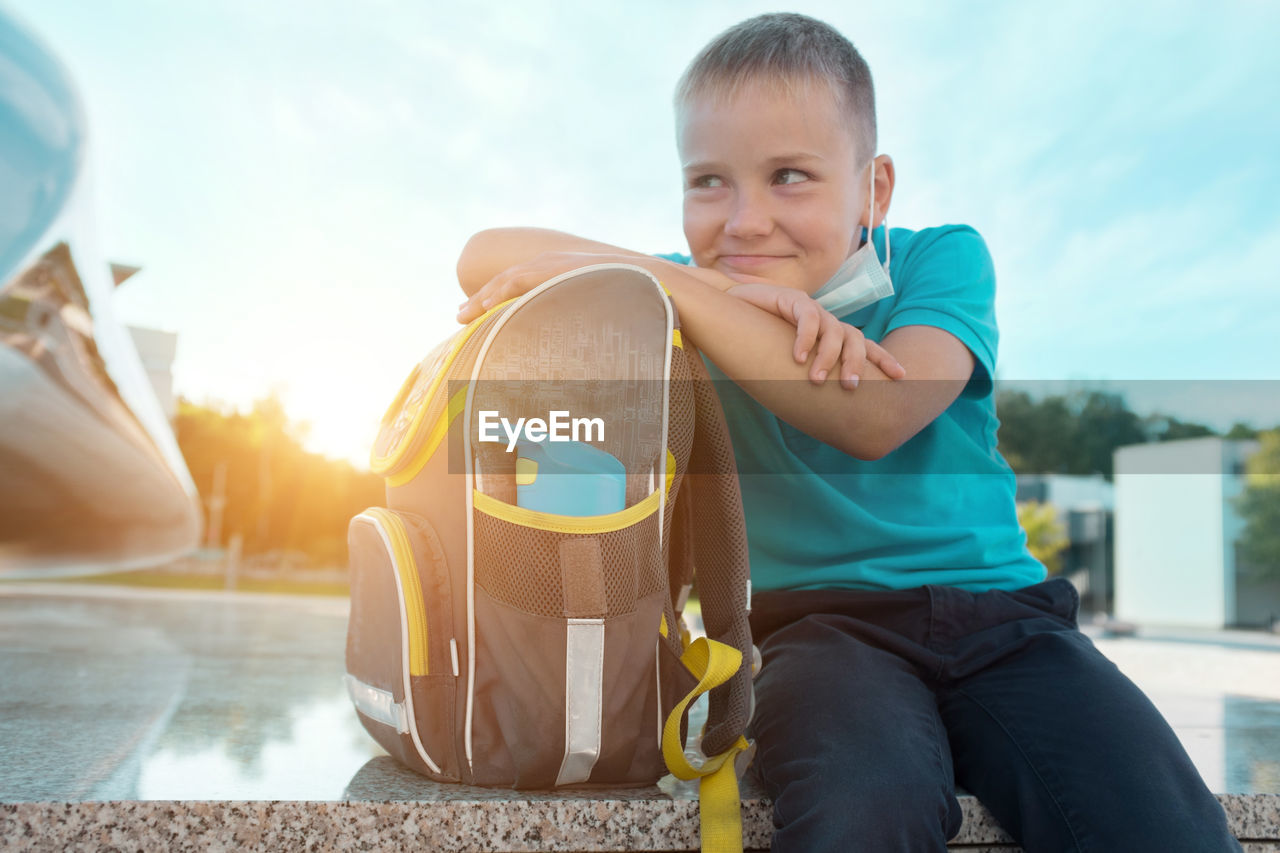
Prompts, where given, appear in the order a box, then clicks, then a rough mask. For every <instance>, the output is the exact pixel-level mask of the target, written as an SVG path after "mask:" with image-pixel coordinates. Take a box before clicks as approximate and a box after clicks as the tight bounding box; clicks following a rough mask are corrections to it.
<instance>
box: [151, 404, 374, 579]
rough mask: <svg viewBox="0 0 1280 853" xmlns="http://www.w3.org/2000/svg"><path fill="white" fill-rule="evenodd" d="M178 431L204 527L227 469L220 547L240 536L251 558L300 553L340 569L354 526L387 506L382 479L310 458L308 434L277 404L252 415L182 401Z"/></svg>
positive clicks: (255, 406)
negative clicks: (374, 508) (367, 512)
mask: <svg viewBox="0 0 1280 853" xmlns="http://www.w3.org/2000/svg"><path fill="white" fill-rule="evenodd" d="M174 431H175V433H176V434H177V437H178V446H179V447H180V448H181V449H182V455H183V456H184V457H185V458H186V461H187V467H188V469H189V470H190V471H191V476H192V479H193V480H194V481H195V484H196V488H197V489H198V490H199V492H200V495H201V497H202V499H203V502H204V506H205V521H206V524H207V523H208V522H209V519H210V510H211V509H212V508H213V507H212V505H211V504H212V499H213V498H214V496H215V485H214V483H215V479H216V478H217V477H218V476H219V475H218V473H217V472H218V469H219V467H222V468H223V470H224V472H225V473H224V474H223V475H222V477H223V478H224V484H225V485H224V495H225V504H224V506H223V509H222V525H221V531H220V536H219V540H220V541H219V543H218V544H220V545H223V546H225V545H226V544H227V543H228V542H229V541H230V538H231V536H233V535H235V534H237V533H238V534H240V535H241V536H243V537H244V552H245V553H246V554H254V553H261V552H264V551H272V550H277V549H280V550H297V551H304V552H306V553H307V554H308V555H309V556H310V557H311V559H312V561H313V562H314V563H315V564H317V565H322V566H333V565H341V564H342V563H344V562H345V561H346V536H347V523H348V521H350V519H351V517H352V516H353V515H355V514H356V513H358V512H360V511H361V510H363V509H365V508H366V507H368V506H371V505H373V504H380V503H382V502H383V498H384V488H383V483H382V480H381V478H379V477H376V476H374V475H373V474H371V473H368V472H365V471H357V470H356V469H355V468H353V467H352V466H351V465H349V464H347V463H346V462H342V461H336V460H332V459H327V458H325V457H324V456H321V455H319V454H315V453H308V452H307V451H306V450H304V449H303V448H302V444H301V437H302V435H303V428H302V427H299V426H297V425H292V424H290V423H289V421H288V419H287V418H286V417H285V414H284V409H283V407H282V406H281V404H280V401H279V400H278V399H276V398H275V397H274V396H272V397H268V398H267V399H265V400H259V401H257V402H255V403H254V404H253V406H252V408H251V409H250V411H249V412H248V413H247V414H242V413H240V412H238V411H234V410H232V411H224V410H221V409H218V408H214V407H212V406H208V405H198V404H196V403H192V402H190V401H189V400H185V399H184V400H179V401H178V415H177V418H176V420H175V423H174Z"/></svg>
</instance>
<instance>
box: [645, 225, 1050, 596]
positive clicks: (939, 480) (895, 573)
mask: <svg viewBox="0 0 1280 853" xmlns="http://www.w3.org/2000/svg"><path fill="white" fill-rule="evenodd" d="M890 237H891V239H892V241H893V245H892V249H893V253H892V268H891V270H890V276H891V278H892V280H893V286H894V293H893V295H892V296H889V297H886V298H884V299H882V300H880V301H879V302H876V303H873V304H871V305H868V306H866V307H865V308H862V309H860V310H858V311H855V312H853V313H852V314H849V315H847V316H843V317H841V318H840V319H841V320H843V321H844V322H846V323H850V324H852V325H854V326H857V327H858V328H860V329H861V330H862V332H863V334H864V335H866V337H867V338H869V339H870V340H873V341H880V340H882V339H883V338H884V337H885V336H886V335H887V334H889V332H891V331H893V330H894V329H897V328H900V327H902V326H915V325H925V326H936V327H937V328H940V329H944V330H945V331H947V332H950V333H951V334H953V335H955V336H956V337H957V338H959V339H960V341H961V342H963V343H964V345H965V346H966V347H968V348H969V350H970V351H971V352H972V353H973V355H974V359H975V361H976V366H975V368H974V373H973V377H972V378H971V379H970V380H969V383H968V384H967V385H966V387H965V389H964V391H963V392H962V393H961V395H960V396H959V398H957V399H956V400H955V402H953V403H952V404H951V405H950V406H949V407H947V409H946V410H945V411H943V413H942V414H941V415H939V416H938V417H937V418H936V419H934V421H933V422H932V423H930V424H929V425H928V426H926V427H925V428H924V429H922V430H921V431H920V432H919V433H918V434H916V435H915V436H914V437H912V438H911V439H910V440H909V441H907V442H906V443H904V444H903V445H902V446H901V447H899V448H898V449H897V450H894V451H893V452H892V453H889V454H888V455H886V456H885V457H884V458H882V459H878V460H875V461H872V462H864V461H862V460H859V459H855V458H853V457H852V456H849V455H847V454H845V453H843V452H842V451H840V450H837V449H835V448H834V447H831V446H830V445H828V444H825V443H823V442H821V441H819V440H818V439H815V438H812V437H810V436H809V435H807V434H806V433H803V432H801V431H800V430H798V429H796V428H794V427H792V426H791V425H790V424H788V423H786V422H785V421H783V420H781V419H780V418H778V417H777V416H776V415H774V414H773V413H772V412H770V411H769V410H768V409H766V408H765V407H764V406H761V405H760V404H759V403H757V402H756V401H755V400H753V399H752V398H751V397H750V396H748V395H747V394H746V393H745V392H744V391H742V390H741V389H740V388H739V387H738V386H737V385H735V384H734V383H732V382H731V381H729V380H727V379H726V377H725V375H724V374H723V373H722V372H720V370H719V369H718V368H716V366H715V365H714V364H712V363H711V362H710V361H708V362H707V367H708V369H709V370H710V371H711V374H712V377H713V378H714V379H717V380H721V381H719V382H718V383H717V389H718V391H719V393H720V400H721V403H722V404H723V406H724V411H725V417H726V419H727V420H728V423H729V431H730V434H731V436H732V438H733V450H734V455H735V458H736V460H737V467H738V472H739V480H740V482H741V484H742V501H743V509H744V511H745V514H746V521H747V540H748V544H749V546H750V556H751V579H752V586H753V588H754V589H755V590H756V591H757V592H760V591H764V590H773V589H907V588H911V587H918V586H923V585H925V584H945V585H948V586H955V587H961V588H963V589H967V590H971V591H974V592H979V591H983V590H988V589H1020V588H1022V587H1024V586H1029V585H1031V584H1034V583H1039V582H1040V581H1042V580H1044V578H1045V574H1046V572H1045V568H1044V566H1043V565H1041V564H1040V562H1039V561H1037V560H1036V559H1035V558H1034V557H1032V556H1031V554H1030V552H1029V551H1028V550H1027V547H1026V535H1025V534H1024V533H1023V531H1022V528H1021V527H1020V526H1019V524H1018V517H1017V510H1016V507H1015V504H1014V488H1015V480H1014V475H1013V471H1012V470H1011V469H1010V468H1009V466H1008V464H1007V463H1006V462H1005V461H1004V459H1003V458H1002V457H1001V456H1000V453H999V452H998V451H997V450H996V429H997V427H998V426H999V421H998V420H997V419H996V411H995V399H994V389H993V386H992V377H993V376H994V374H995V361H996V343H997V339H998V333H997V331H996V318H995V271H994V269H993V267H992V264H991V257H990V255H989V254H988V252H987V247H986V244H985V243H984V242H983V240H982V238H981V237H980V236H979V235H978V233H977V232H976V231H974V230H973V229H972V228H969V227H968V226H965V225H944V226H941V227H938V228H926V229H922V230H920V231H910V230H907V229H904V228H894V229H892V231H891V232H890ZM874 240H875V248H876V252H877V254H878V255H879V256H880V259H881V262H883V261H884V257H885V252H884V228H878V229H876V231H875V234H874ZM662 257H664V258H667V259H669V260H673V261H677V262H679V263H685V264H688V263H690V259H689V258H688V256H685V255H663V256H662ZM854 393H857V392H854Z"/></svg>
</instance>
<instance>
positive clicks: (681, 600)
mask: <svg viewBox="0 0 1280 853" xmlns="http://www.w3.org/2000/svg"><path fill="white" fill-rule="evenodd" d="M747 583H751V581H747ZM692 591H693V584H691V583H687V584H685V585H684V586H682V587H680V595H679V596H677V597H676V612H677V613H684V606H685V605H686V604H688V603H689V593H690V592H692Z"/></svg>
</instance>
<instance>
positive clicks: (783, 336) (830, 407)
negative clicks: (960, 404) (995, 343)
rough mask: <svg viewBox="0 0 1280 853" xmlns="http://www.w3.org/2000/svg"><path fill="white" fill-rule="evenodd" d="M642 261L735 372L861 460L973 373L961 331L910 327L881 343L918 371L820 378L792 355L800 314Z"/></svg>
mask: <svg viewBox="0 0 1280 853" xmlns="http://www.w3.org/2000/svg"><path fill="white" fill-rule="evenodd" d="M619 260H621V259H619ZM640 265H641V266H645V267H646V268H648V269H649V270H650V271H651V272H653V273H654V274H655V275H657V276H658V277H659V278H660V279H661V280H662V281H663V283H664V284H666V285H667V288H668V289H669V290H670V291H671V294H672V298H673V299H674V301H675V303H676V308H677V310H678V311H679V312H680V325H681V327H682V328H683V329H685V330H686V331H687V332H688V334H689V337H690V339H692V340H693V341H695V342H696V343H697V345H698V347H699V349H701V350H702V351H703V352H704V353H706V355H707V357H708V358H710V359H711V360H712V361H713V362H714V363H715V364H716V366H717V367H719V368H720V369H721V370H722V371H723V372H724V374H725V375H726V376H728V377H729V378H730V379H733V380H734V381H735V382H737V384H738V385H740V386H741V387H742V389H743V390H744V391H746V392H747V393H748V394H750V395H751V396H752V397H753V398H755V400H756V401H757V402H759V403H760V404H761V405H763V406H764V407H765V408H767V409H769V410H770V411H771V412H773V413H774V414H776V415H777V416H778V417H780V418H782V419H783V420H785V421H786V422H787V423H789V424H791V425H792V426H794V427H795V428H797V429H799V430H801V431H802V432H805V433H808V434H809V435H811V436H813V437H814V438H816V439H819V440H820V441H823V442H825V443H826V444H830V445H831V446H832V447H835V448H836V449H838V450H841V451H843V452H845V453H847V454H849V455H850V456H853V457H856V458H858V459H868V460H870V459H879V458H880V457H882V456H884V455H885V454H887V453H889V452H890V451H892V450H894V449H896V448H897V447H899V446H900V445H901V444H903V443H904V442H905V441H907V440H908V439H909V438H911V437H912V436H914V435H915V434H916V433H918V432H919V431H920V430H922V429H923V428H924V427H926V426H927V425H928V424H929V423H930V422H931V421H933V419H934V418H936V417H937V416H938V415H940V414H942V412H943V410H945V409H946V408H947V407H948V406H950V405H951V403H952V402H954V401H955V399H956V398H957V397H958V396H960V392H961V391H963V390H964V386H965V384H966V383H967V382H968V380H969V377H970V376H971V375H972V373H973V369H974V357H973V355H972V353H970V352H969V350H968V348H967V347H966V346H965V345H964V344H962V343H961V342H960V341H959V340H958V339H957V338H956V337H955V336H953V335H951V334H950V333H949V332H946V331H943V330H942V329H938V328H935V327H933V326H904V327H902V328H900V329H895V330H894V331H893V332H891V333H890V334H888V335H887V336H886V337H885V338H884V340H882V341H881V342H880V345H881V346H882V347H883V348H884V349H886V350H888V351H889V353H890V354H891V355H893V356H894V357H895V358H896V359H897V360H898V362H899V363H900V364H901V365H902V366H903V367H904V368H906V375H907V376H908V377H909V378H907V379H902V380H897V381H893V380H890V379H889V378H888V377H887V376H886V375H885V374H884V372H883V371H881V370H880V369H879V368H878V367H876V366H875V364H873V363H872V362H870V361H867V362H866V363H865V364H864V365H863V367H862V370H861V379H862V381H861V383H860V384H859V385H858V387H857V388H856V389H853V390H849V389H846V388H843V387H841V385H840V383H839V382H838V381H836V377H835V376H834V375H833V376H832V377H831V378H829V379H828V380H827V381H826V382H823V383H822V384H821V385H813V384H811V383H810V382H809V381H808V368H807V367H806V366H805V365H803V364H797V363H796V362H795V361H794V359H792V358H791V357H790V353H791V345H792V343H793V341H794V339H795V328H794V327H793V326H792V325H791V324H790V323H788V322H786V321H785V320H782V319H780V318H778V317H775V316H774V315H772V314H770V313H768V312H766V311H763V310H761V309H759V308H756V307H755V306H753V305H750V304H749V303H746V302H743V301H742V300H740V299H737V298H736V297H733V296H730V295H728V294H726V293H723V292H720V291H718V290H715V289H713V288H709V287H706V286H705V285H702V284H701V283H700V282H698V281H697V280H696V279H692V278H691V277H688V276H686V275H684V274H683V269H684V268H683V267H680V266H679V265H677V264H671V263H669V262H667V261H661V260H646V261H645V262H644V263H641V264H640ZM657 265H664V266H661V267H657ZM655 267H657V268H655ZM668 268H670V269H668Z"/></svg>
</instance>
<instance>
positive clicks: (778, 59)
mask: <svg viewBox="0 0 1280 853" xmlns="http://www.w3.org/2000/svg"><path fill="white" fill-rule="evenodd" d="M761 81H764V82H766V83H769V84H773V85H777V86H780V87H783V88H784V89H789V88H790V87H793V86H796V85H797V84H799V85H805V84H807V83H808V82H809V81H819V82H822V83H825V84H826V85H827V86H829V87H830V89H831V93H832V94H833V95H834V96H835V98H836V100H837V103H838V105H839V107H840V108H841V109H842V110H843V111H844V112H845V114H846V115H847V117H848V119H849V124H850V128H851V130H852V132H853V136H854V143H855V150H856V152H857V157H858V161H859V162H860V163H862V162H865V161H867V160H870V159H871V157H872V156H874V155H875V151H876V96H875V89H874V88H873V86H872V84H871V69H870V68H869V67H867V62H866V60H864V59H863V58H862V55H861V54H860V53H858V51H857V49H855V48H854V46H853V43H852V42H850V41H849V40H848V39H847V38H845V37H844V36H843V35H841V34H840V33H839V31H837V30H836V29H835V28H834V27H832V26H831V25H830V24H827V23H824V22H822V21H819V20H817V19H816V18H810V17H809V16H807V15H800V14H796V13H794V12H774V13H770V14H767V15H758V16H756V17H754V18H749V19H748V20H745V21H743V22H742V23H740V24H735V25H734V26H732V27H730V28H729V29H727V30H725V31H724V32H722V33H721V34H720V35H718V36H716V37H715V38H714V39H712V40H711V42H710V43H709V44H707V46H706V47H704V48H703V49H702V50H701V51H700V52H699V53H698V55H697V56H695V57H694V58H693V61H692V62H691V63H689V67H688V68H686V69H685V71H684V74H682V75H681V76H680V82H679V83H677V84H676V94H675V108H676V114H677V116H679V113H680V111H681V110H683V109H684V108H685V107H686V106H688V104H689V103H690V102H691V101H692V100H693V99H694V98H695V97H699V96H703V95H711V96H713V97H720V98H731V97H733V96H734V95H736V94H737V93H738V92H739V91H740V90H741V89H742V88H743V86H745V85H746V84H748V83H759V82H761Z"/></svg>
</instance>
